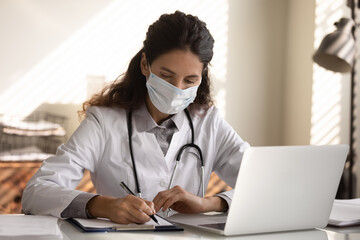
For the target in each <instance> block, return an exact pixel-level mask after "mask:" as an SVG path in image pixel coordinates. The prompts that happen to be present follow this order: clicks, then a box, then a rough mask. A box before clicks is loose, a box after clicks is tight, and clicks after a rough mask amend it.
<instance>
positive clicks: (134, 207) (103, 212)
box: [86, 195, 156, 224]
mask: <svg viewBox="0 0 360 240" xmlns="http://www.w3.org/2000/svg"><path fill="white" fill-rule="evenodd" d="M86 209H87V210H88V211H89V213H90V214H91V215H92V216H93V217H103V218H108V219H110V220H111V221H112V222H115V223H121V224H129V223H145V222H148V221H150V217H149V215H152V214H155V213H156V212H155V209H154V203H153V202H151V201H145V200H144V199H141V198H138V197H135V196H133V195H128V196H126V197H124V198H114V197H108V196H100V195H99V196H95V197H93V198H92V199H90V201H89V202H88V203H87V205H86Z"/></svg>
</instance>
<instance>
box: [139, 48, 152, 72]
mask: <svg viewBox="0 0 360 240" xmlns="http://www.w3.org/2000/svg"><path fill="white" fill-rule="evenodd" d="M140 69H141V73H142V74H143V75H144V76H145V77H146V78H148V77H149V75H150V71H149V65H148V61H147V59H146V55H145V53H144V52H143V53H142V54H141V60H140Z"/></svg>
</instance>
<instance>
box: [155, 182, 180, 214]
mask: <svg viewBox="0 0 360 240" xmlns="http://www.w3.org/2000/svg"><path fill="white" fill-rule="evenodd" d="M186 194H187V192H186V191H185V190H184V189H183V188H181V187H179V186H175V187H173V188H171V189H169V190H166V191H162V192H159V193H158V194H157V195H156V196H155V198H154V200H153V202H154V204H155V210H156V212H158V211H160V209H161V208H162V210H163V211H166V210H167V209H168V208H170V207H171V206H172V205H173V204H174V203H176V202H178V201H183V200H184V199H186Z"/></svg>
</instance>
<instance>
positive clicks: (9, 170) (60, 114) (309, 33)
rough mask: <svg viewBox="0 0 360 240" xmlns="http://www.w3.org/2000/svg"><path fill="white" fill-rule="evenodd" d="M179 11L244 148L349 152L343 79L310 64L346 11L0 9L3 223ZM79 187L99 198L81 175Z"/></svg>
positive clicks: (268, 4)
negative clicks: (100, 95)
mask: <svg viewBox="0 0 360 240" xmlns="http://www.w3.org/2000/svg"><path fill="white" fill-rule="evenodd" d="M176 10H181V11H183V12H185V13H190V14H193V15H197V16H198V17H199V18H200V19H202V20H203V21H205V22H206V23H207V25H208V28H209V30H210V32H211V33H212V35H213V37H214V38H215V49H214V52H215V54H214V58H213V61H212V64H211V65H212V66H211V69H210V71H211V77H212V80H213V90H214V97H215V99H216V105H217V107H218V108H219V109H220V110H221V113H222V115H223V116H224V118H225V119H226V120H227V121H228V122H229V123H230V124H231V125H232V126H233V128H234V129H235V130H236V131H237V132H238V133H239V135H240V136H241V137H242V138H243V139H245V140H246V141H248V142H249V143H250V144H251V145H253V146H269V145H305V144H314V145H317V144H337V143H349V136H350V135H349V134H350V133H349V132H350V131H349V124H350V123H349V122H350V120H349V116H350V113H349V112H350V107H349V104H350V103H349V102H350V97H349V94H350V74H349V73H347V74H340V73H334V72H331V71H328V70H325V69H324V68H321V67H319V66H318V65H317V64H315V63H313V61H312V55H313V54H314V51H315V49H316V48H317V47H318V46H319V44H320V42H321V40H322V38H323V37H324V36H325V35H326V34H327V33H329V32H331V31H333V30H334V22H336V21H338V20H339V18H341V17H349V16H350V10H349V8H348V7H347V6H346V1H345V0H271V1H269V0H182V1H178V0H151V1H147V0H101V1H100V0H65V1H64V0H46V1H45V0H0V117H1V129H2V131H1V133H0V134H1V135H0V144H1V149H0V150H1V151H0V214H1V213H18V212H20V210H21V205H19V200H20V198H21V192H22V189H23V188H24V186H25V184H26V181H27V180H28V179H29V178H30V177H31V176H32V175H33V174H34V172H35V171H36V170H37V168H38V167H39V166H40V164H41V161H42V160H43V159H45V158H46V157H47V156H48V154H53V153H54V151H55V150H56V147H57V146H58V145H59V144H60V143H62V142H65V141H66V140H67V139H68V138H69V137H70V136H71V134H72V133H73V131H74V130H75V129H76V128H77V126H78V125H79V123H80V122H79V119H78V115H77V111H78V110H80V109H81V107H82V105H81V104H82V103H83V102H84V101H85V100H86V99H88V98H89V97H90V96H91V95H92V94H94V93H96V92H97V91H99V90H101V89H102V87H103V86H104V84H106V83H108V82H110V81H113V80H114V79H115V78H117V76H118V75H120V74H122V73H123V72H124V71H125V69H126V68H127V65H128V62H129V60H130V59H131V58H132V57H133V56H134V55H135V54H136V53H137V52H138V51H139V49H140V48H141V46H142V41H143V40H144V39H145V34H146V31H147V28H148V26H149V25H150V24H151V23H153V22H154V21H155V20H156V19H158V18H159V16H160V15H161V14H163V13H172V12H174V11H176ZM356 111H357V109H356ZM357 122H358V120H356V121H355V125H357ZM354 135H355V137H357V136H358V130H357V131H355V133H354ZM354 146H355V148H356V149H357V148H358V142H357V141H355V144H354ZM324 167H325V166H324ZM354 172H355V173H357V172H360V168H359V166H358V164H357V162H355V166H354ZM319 174H321V173H319ZM211 184H212V185H211V186H209V192H208V194H212V193H215V192H218V191H220V190H223V189H227V186H226V184H224V183H223V182H221V181H220V180H219V179H217V178H216V176H214V177H213V179H212V182H211ZM358 186H359V184H356V185H355V188H356V189H357V188H358ZM79 188H80V189H82V190H85V191H94V189H93V187H92V185H91V183H90V182H89V178H88V173H86V175H85V178H84V179H83V182H82V183H81V185H80V186H79ZM355 192H356V193H358V192H359V191H355ZM355 196H357V194H356V195H355Z"/></svg>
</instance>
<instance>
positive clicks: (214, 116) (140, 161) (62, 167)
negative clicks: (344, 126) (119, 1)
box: [22, 106, 249, 217]
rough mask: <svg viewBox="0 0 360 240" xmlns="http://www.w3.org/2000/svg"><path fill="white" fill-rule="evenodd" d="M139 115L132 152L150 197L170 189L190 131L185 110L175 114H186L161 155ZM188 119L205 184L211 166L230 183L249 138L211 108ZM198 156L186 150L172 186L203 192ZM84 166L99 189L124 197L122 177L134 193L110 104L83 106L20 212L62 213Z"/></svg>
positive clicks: (124, 134) (119, 116) (118, 119)
mask: <svg viewBox="0 0 360 240" xmlns="http://www.w3.org/2000/svg"><path fill="white" fill-rule="evenodd" d="M143 107H144V106H143ZM137 114H138V111H134V112H133V120H132V126H133V137H132V141H133V143H132V144H133V154H134V158H135V161H136V167H137V174H138V178H139V183H140V187H141V191H142V197H143V198H144V199H146V200H153V198H154V197H155V196H156V194H157V193H158V192H160V191H163V190H166V189H168V185H169V182H170V177H171V174H172V172H173V169H174V166H175V158H176V154H177V152H178V150H179V149H180V147H181V146H183V145H184V144H186V143H189V142H190V141H191V130H190V127H189V122H188V120H187V119H186V117H185V113H184V112H181V113H179V114H184V121H183V124H182V126H180V129H179V131H178V132H176V133H174V135H173V137H172V140H171V143H170V146H169V149H168V152H167V154H166V156H165V157H164V154H163V152H162V151H161V148H160V146H159V144H158V142H157V140H156V138H155V136H154V134H151V133H148V132H144V131H142V132H141V131H138V127H139V126H137V122H136V118H137V117H141V116H138V115H137ZM192 121H193V124H194V130H195V144H197V145H198V146H199V147H200V148H201V150H202V154H203V158H204V164H205V186H207V184H208V182H209V179H210V175H211V173H212V171H215V172H216V173H217V174H218V175H219V176H220V177H221V178H222V179H223V180H224V181H225V182H226V183H227V184H229V185H230V186H232V187H234V185H235V182H236V177H237V173H238V170H239V167H240V162H241V159H242V157H243V153H244V151H245V149H246V148H247V147H248V146H249V145H248V143H246V142H244V141H243V140H242V139H241V138H240V137H239V135H238V134H237V133H236V132H235V131H234V130H233V129H232V128H231V127H230V125H229V124H227V123H226V122H225V121H224V120H223V119H222V118H221V117H220V115H219V112H218V110H217V109H216V108H215V107H212V108H210V109H209V110H208V111H207V112H206V113H205V115H203V116H197V115H192ZM197 155H198V153H197V152H196V151H194V150H193V149H192V148H188V149H187V150H185V152H184V153H183V155H182V158H181V160H180V163H179V166H178V169H177V172H176V175H175V177H174V183H173V186H175V185H179V186H181V187H183V188H184V189H186V190H187V191H189V192H191V193H193V194H196V195H199V196H201V190H200V189H201V179H200V176H201V175H200V168H199V166H200V161H199V158H198V156H197ZM84 169H88V170H89V171H90V173H91V179H92V181H93V183H94V186H95V188H96V191H97V193H98V194H101V195H108V196H114V197H124V196H125V195H127V193H126V192H125V191H124V190H123V189H122V188H121V186H120V185H119V183H120V182H121V181H123V182H125V183H126V184H127V186H128V187H129V188H130V189H132V190H133V191H134V192H136V187H135V180H134V173H133V166H132V162H131V158H130V153H129V143H128V131H127V121H126V112H125V111H124V110H122V109H119V108H108V107H90V108H89V109H88V110H87V117H86V119H84V120H83V121H82V123H81V124H80V126H79V128H78V129H77V130H76V131H75V132H74V134H73V135H72V136H71V138H70V139H69V141H68V142H67V143H66V144H63V145H61V146H60V147H59V148H58V150H57V153H56V156H54V157H50V158H49V159H47V160H45V161H44V163H43V164H42V166H41V168H40V169H39V170H38V172H37V173H36V174H35V175H34V176H33V177H32V178H31V179H30V181H29V182H28V184H27V186H26V189H25V190H24V193H23V199H22V204H23V209H24V211H25V212H26V213H31V214H51V215H53V216H57V217H60V214H61V212H62V211H63V210H64V209H65V208H66V207H67V206H68V205H69V204H70V203H71V201H72V200H73V199H74V198H75V197H76V196H77V195H78V194H79V193H80V191H78V190H75V188H76V187H77V185H78V184H79V182H80V180H81V179H82V177H83V172H84ZM224 196H225V198H227V199H228V200H229V199H230V201H231V198H232V192H231V191H230V192H226V193H224Z"/></svg>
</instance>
